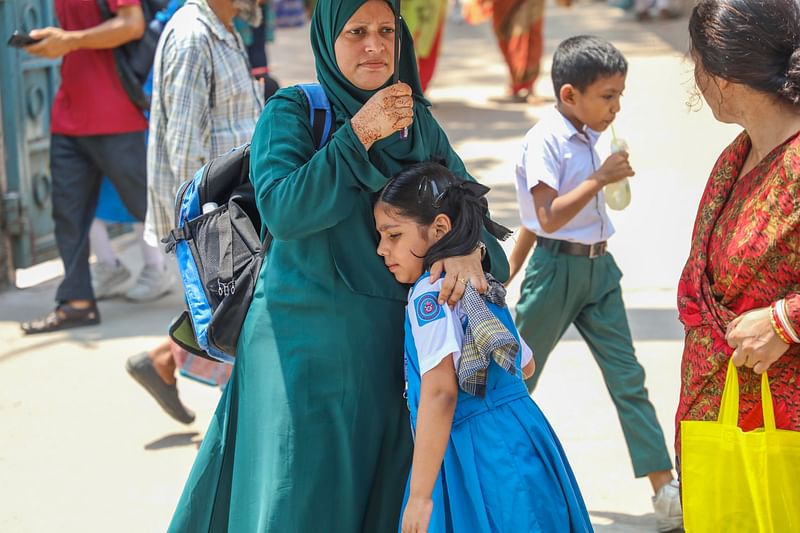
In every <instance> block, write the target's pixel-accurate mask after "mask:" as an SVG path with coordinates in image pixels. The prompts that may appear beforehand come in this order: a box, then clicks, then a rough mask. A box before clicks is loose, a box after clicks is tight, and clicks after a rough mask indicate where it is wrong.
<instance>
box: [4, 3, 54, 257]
mask: <svg viewBox="0 0 800 533" xmlns="http://www.w3.org/2000/svg"><path fill="white" fill-rule="evenodd" d="M55 25H56V21H55V16H54V13H53V2H52V0H0V39H2V41H1V42H0V90H2V98H0V100H2V119H3V134H4V135H3V138H4V145H5V155H6V180H7V183H6V194H5V197H4V198H3V201H4V204H5V206H4V207H5V209H3V210H2V211H0V212H3V213H4V214H5V218H6V220H5V222H4V224H2V225H0V228H3V229H2V231H4V232H5V233H7V234H8V235H9V237H10V240H11V250H12V256H13V263H14V266H15V267H16V268H24V267H28V266H31V265H34V264H36V263H39V262H41V261H43V260H45V259H50V258H52V257H54V256H56V255H57V251H56V248H55V239H54V237H53V219H52V216H51V207H50V206H51V198H50V196H51V191H52V180H51V178H50V165H49V156H50V106H51V103H52V101H53V97H54V96H55V91H56V89H57V88H58V83H59V72H58V68H59V65H60V61H59V60H47V59H40V58H37V57H34V56H31V55H29V54H26V53H25V52H24V51H22V50H20V49H17V48H12V47H10V46H6V41H7V40H8V37H9V36H10V35H11V33H12V32H13V31H14V30H21V31H24V32H29V31H30V30H32V29H34V28H41V27H45V26H55Z"/></svg>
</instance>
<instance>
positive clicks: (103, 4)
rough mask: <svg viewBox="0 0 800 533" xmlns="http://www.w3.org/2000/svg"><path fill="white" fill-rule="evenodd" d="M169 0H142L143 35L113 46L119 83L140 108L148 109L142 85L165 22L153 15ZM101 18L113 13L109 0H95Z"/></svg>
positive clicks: (163, 8)
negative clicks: (134, 39) (115, 46)
mask: <svg viewBox="0 0 800 533" xmlns="http://www.w3.org/2000/svg"><path fill="white" fill-rule="evenodd" d="M168 2H169V0H141V5H142V12H143V13H144V25H145V26H144V35H142V37H141V39H138V40H136V41H131V42H129V43H125V44H123V45H122V46H118V47H117V48H114V61H115V63H116V66H117V74H118V75H119V79H120V81H121V82H122V87H123V88H124V89H125V92H126V93H127V94H128V97H129V98H130V99H131V101H132V102H133V103H134V104H136V107H138V108H139V109H141V110H143V111H149V110H150V97H149V96H148V95H147V94H146V93H145V91H144V89H143V86H144V84H145V82H146V81H147V78H148V76H149V75H150V71H151V70H152V68H153V60H154V59H155V57H156V47H157V46H158V39H159V37H160V36H161V32H162V30H163V29H164V23H163V22H162V21H161V20H160V19H159V18H158V17H157V16H156V14H157V13H158V12H160V11H164V10H166V8H167V4H168ZM97 7H98V8H100V15H101V16H102V18H103V20H108V19H110V18H112V17H114V14H113V13H112V12H111V9H110V8H109V7H108V0H97Z"/></svg>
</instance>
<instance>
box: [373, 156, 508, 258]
mask: <svg viewBox="0 0 800 533" xmlns="http://www.w3.org/2000/svg"><path fill="white" fill-rule="evenodd" d="M487 192H489V188H488V187H486V186H484V185H481V184H479V183H476V182H473V181H465V180H460V179H458V178H456V177H455V176H454V175H453V174H452V173H451V172H450V171H449V170H448V169H447V168H446V167H444V166H442V165H441V164H439V163H435V162H425V163H417V164H414V165H411V166H410V167H407V168H405V169H404V170H402V171H400V172H399V173H397V174H395V175H394V176H393V177H392V178H391V179H390V180H389V182H388V183H387V184H386V185H385V186H384V188H383V189H382V190H381V192H380V193H378V201H380V202H383V203H385V204H387V205H389V206H391V207H392V208H393V209H394V210H395V211H396V212H397V213H398V214H399V215H400V216H404V217H408V218H411V219H412V220H414V221H415V222H417V223H418V224H420V225H423V226H429V225H430V224H432V223H433V220H434V219H435V218H436V216H437V215H439V214H445V215H447V216H448V217H449V218H450V221H451V223H452V225H453V227H452V229H451V230H450V232H449V233H447V234H446V235H445V236H443V237H442V238H441V239H440V240H439V241H438V242H436V243H435V244H434V245H433V246H431V247H430V249H429V250H428V253H427V254H425V258H424V261H423V268H424V269H425V270H428V269H430V267H431V265H433V263H435V262H436V261H439V260H441V259H445V258H447V257H454V256H459V255H467V254H469V253H470V252H472V251H473V250H474V249H475V248H476V247H477V246H478V244H479V243H480V241H481V230H482V229H483V228H484V227H485V228H486V229H487V230H488V231H489V232H490V233H491V234H492V235H494V236H495V237H497V238H498V239H501V240H502V239H505V238H507V237H508V236H509V235H510V234H511V230H509V229H508V228H506V227H503V226H501V225H500V224H497V223H496V222H494V221H492V220H491V219H490V218H489V204H488V202H487V201H486V198H484V195H485V194H486V193H487Z"/></svg>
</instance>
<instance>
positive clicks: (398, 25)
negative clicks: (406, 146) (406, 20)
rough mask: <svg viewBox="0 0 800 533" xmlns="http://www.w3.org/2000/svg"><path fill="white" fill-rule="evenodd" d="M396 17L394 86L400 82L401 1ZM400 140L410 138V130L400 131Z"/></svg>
mask: <svg viewBox="0 0 800 533" xmlns="http://www.w3.org/2000/svg"><path fill="white" fill-rule="evenodd" d="M396 4H397V5H396V9H397V11H396V16H395V21H394V73H392V84H395V83H397V82H399V81H400V29H401V28H402V27H403V16H402V15H401V14H400V0H396ZM400 138H401V139H406V138H408V128H403V129H402V130H401V131H400Z"/></svg>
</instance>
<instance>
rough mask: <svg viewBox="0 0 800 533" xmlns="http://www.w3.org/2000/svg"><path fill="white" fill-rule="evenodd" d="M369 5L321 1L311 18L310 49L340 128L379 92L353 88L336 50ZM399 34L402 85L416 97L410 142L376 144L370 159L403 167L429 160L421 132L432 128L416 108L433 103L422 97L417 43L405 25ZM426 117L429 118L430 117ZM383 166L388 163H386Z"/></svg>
mask: <svg viewBox="0 0 800 533" xmlns="http://www.w3.org/2000/svg"><path fill="white" fill-rule="evenodd" d="M366 1H367V0H318V2H317V6H316V8H315V10H314V15H313V16H312V17H311V48H312V49H313V51H314V58H315V59H316V66H317V79H318V80H319V83H320V84H321V85H322V87H323V89H325V93H326V94H327V95H328V99H329V100H330V101H331V105H332V106H333V110H334V113H335V115H336V122H337V124H342V123H343V122H344V121H345V120H348V119H350V118H351V117H353V115H355V114H356V113H357V112H358V110H359V109H361V107H362V106H363V105H364V103H366V101H367V100H369V99H370V97H371V96H372V95H373V94H375V92H377V90H375V91H365V90H363V89H359V88H358V87H356V86H355V85H353V84H352V83H351V82H350V81H349V80H348V79H347V78H346V77H345V76H344V74H342V71H341V70H340V69H339V65H338V64H337V63H336V52H335V50H334V44H335V43H336V39H337V38H338V37H339V35H340V34H341V33H342V30H343V29H344V26H345V24H347V21H348V20H350V18H351V17H352V16H353V14H354V13H355V12H356V11H358V9H359V8H360V7H361V6H362V5H363V4H364V3H366ZM386 3H387V4H389V7H390V8H391V9H392V11H393V12H394V8H395V6H394V2H391V1H388V0H387V2H386ZM399 31H401V32H402V34H401V50H400V81H402V82H404V83H406V84H408V85H409V86H410V87H411V92H412V94H413V96H414V108H415V109H414V124H413V125H412V126H411V127H410V128H409V131H408V138H407V139H400V135H399V134H398V133H395V134H393V135H391V136H389V137H387V138H385V139H381V140H380V141H378V142H376V143H375V144H374V145H373V147H372V149H371V150H370V154H371V156H372V157H371V158H370V159H372V160H373V162H377V161H376V159H378V160H380V159H383V157H381V155H383V156H388V158H389V159H390V160H394V162H395V163H398V164H399V165H401V166H403V165H405V164H407V163H409V162H418V161H424V160H425V158H426V155H427V154H426V150H425V149H424V146H423V144H422V143H423V135H422V132H423V131H425V129H426V127H428V126H429V125H427V124H421V121H420V120H418V119H419V113H418V112H417V107H418V106H419V105H424V106H429V105H430V103H429V102H428V101H427V100H426V99H425V97H424V96H423V95H422V85H421V84H420V81H419V73H418V72H417V60H416V57H415V55H414V42H413V39H412V37H411V32H409V30H408V26H406V24H405V21H403V23H402V28H399ZM390 84H391V79H389V80H388V81H387V83H386V85H387V86H388V85H390ZM425 116H426V117H430V115H429V114H427V113H426V114H425ZM429 120H430V119H429ZM379 154H380V155H379ZM383 163H384V164H385V163H388V162H387V161H383ZM381 166H383V165H381ZM385 169H386V170H389V171H390V172H396V171H397V170H399V169H398V168H397V167H396V165H391V164H389V165H386V166H385Z"/></svg>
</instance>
